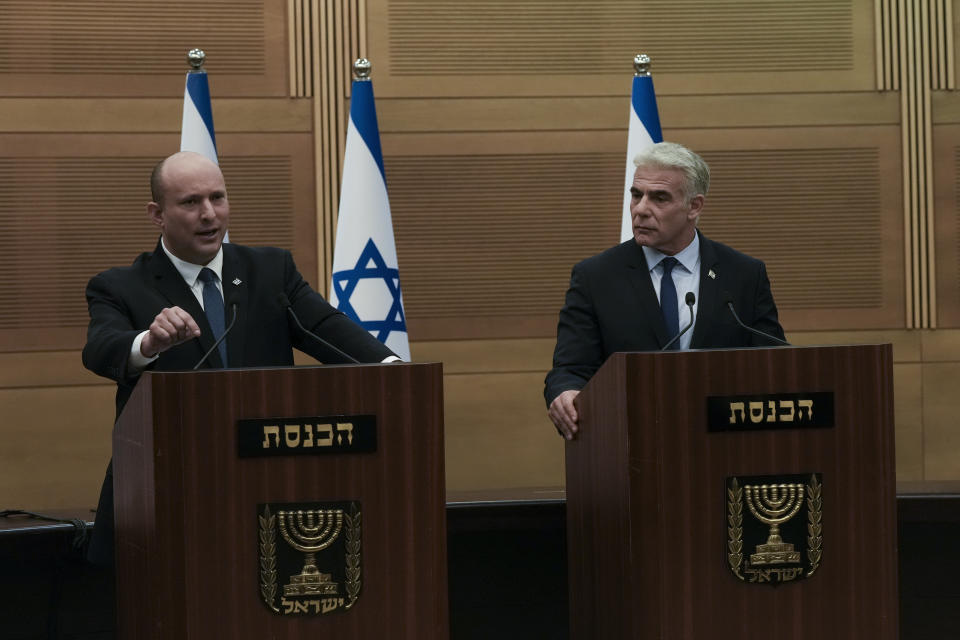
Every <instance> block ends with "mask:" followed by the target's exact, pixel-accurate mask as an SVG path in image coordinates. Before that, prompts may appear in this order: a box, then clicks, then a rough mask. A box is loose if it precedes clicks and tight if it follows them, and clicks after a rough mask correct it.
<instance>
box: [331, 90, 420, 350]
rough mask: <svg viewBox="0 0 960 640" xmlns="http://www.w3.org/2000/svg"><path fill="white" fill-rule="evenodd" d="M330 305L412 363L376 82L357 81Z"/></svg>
mask: <svg viewBox="0 0 960 640" xmlns="http://www.w3.org/2000/svg"><path fill="white" fill-rule="evenodd" d="M338 215H339V217H338V222H337V239H336V244H335V245H334V252H333V270H332V278H331V280H332V282H331V286H330V304H332V305H333V306H335V307H336V308H337V309H339V310H340V311H342V312H343V313H345V314H346V315H347V316H348V317H349V318H350V319H352V320H353V321H354V322H356V323H358V324H359V325H360V326H362V327H363V328H365V329H366V330H367V331H369V332H370V333H371V334H372V335H373V336H374V337H376V338H377V339H378V340H380V342H382V343H384V344H385V345H387V347H389V348H390V350H392V351H393V352H394V353H396V354H397V355H398V356H400V358H402V359H403V360H406V361H409V360H410V342H409V339H408V337H407V322H406V316H404V313H403V296H402V294H401V290H400V270H399V266H398V264H397V248H396V244H395V243H394V240H393V222H392V219H391V217H390V201H389V199H388V197H387V181H386V174H385V173H384V170H383V153H382V152H381V150H380V131H379V128H378V127H377V112H376V107H375V106H374V101H373V83H372V82H371V81H370V80H354V82H353V91H352V95H351V97H350V122H349V123H348V125H347V144H346V150H345V151H344V155H343V184H342V186H341V188H340V211H339V214H338Z"/></svg>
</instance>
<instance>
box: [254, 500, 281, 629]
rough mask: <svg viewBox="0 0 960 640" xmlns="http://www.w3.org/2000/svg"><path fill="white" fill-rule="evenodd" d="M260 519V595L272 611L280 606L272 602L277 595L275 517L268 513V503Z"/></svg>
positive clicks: (278, 609) (275, 611) (276, 610)
mask: <svg viewBox="0 0 960 640" xmlns="http://www.w3.org/2000/svg"><path fill="white" fill-rule="evenodd" d="M258 520H259V521H260V595H261V596H263V602H264V604H266V605H267V606H268V607H270V610H271V611H273V612H274V613H280V608H279V607H277V605H275V604H274V598H275V597H276V595H277V533H276V526H275V525H276V521H277V517H276V516H274V515H273V514H271V513H270V505H265V506H264V508H263V515H261V516H259V517H258Z"/></svg>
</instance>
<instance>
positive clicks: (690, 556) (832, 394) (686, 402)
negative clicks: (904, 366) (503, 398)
mask: <svg viewBox="0 0 960 640" xmlns="http://www.w3.org/2000/svg"><path fill="white" fill-rule="evenodd" d="M892 360H893V358H892V348H891V346H890V345H868V346H867V345H865V346H838V347H799V348H783V347H779V348H773V349H730V350H717V351H688V352H670V353H619V354H614V355H613V356H611V357H610V359H609V360H608V361H607V362H606V364H604V366H603V367H602V368H601V369H600V371H599V372H598V373H597V374H596V375H595V376H594V377H593V379H592V380H591V381H590V382H589V384H588V385H587V386H586V387H585V388H584V390H583V392H582V393H581V394H580V396H579V407H580V421H581V429H580V434H579V435H578V437H577V439H576V440H574V441H572V442H569V443H568V444H567V540H568V548H569V553H568V558H569V567H570V619H571V634H570V637H571V638H572V640H593V639H595V638H618V639H624V640H626V639H628V638H637V639H639V638H643V639H657V640H700V639H701V638H710V639H711V640H755V639H757V638H775V639H777V640H811V639H818V638H845V639H847V640H894V639H895V638H896V637H897V632H898V628H897V626H898V625H897V620H898V616H897V607H898V600H897V555H896V544H897V530H896V527H897V520H896V499H895V498H896V496H895V477H894V440H893V380H892V379H893V375H892Z"/></svg>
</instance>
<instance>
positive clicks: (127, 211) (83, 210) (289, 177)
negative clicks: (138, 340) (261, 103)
mask: <svg viewBox="0 0 960 640" xmlns="http://www.w3.org/2000/svg"><path fill="white" fill-rule="evenodd" d="M224 146H225V147H226V149H224V148H223V147H222V148H221V152H222V153H223V155H222V158H221V164H222V166H223V170H224V174H225V177H226V179H227V186H228V190H229V194H230V200H231V214H232V215H231V238H232V239H233V240H234V241H235V242H242V243H245V244H268V245H274V246H281V247H286V248H290V249H292V250H293V251H294V252H295V257H296V258H297V259H298V266H299V267H300V269H301V270H302V272H303V273H305V274H308V275H307V276H306V277H307V278H308V279H309V280H312V279H313V276H312V274H314V273H316V249H315V247H316V241H315V238H316V235H315V226H314V223H313V221H314V209H313V155H312V144H311V139H310V136H309V135H303V134H272V135H260V134H238V135H235V136H232V137H231V138H230V141H229V143H228V144H227V145H224ZM176 148H177V141H176V138H171V137H169V136H164V135H137V136H134V135H123V134H117V135H114V136H107V137H104V136H93V135H85V134H77V135H29V134H9V135H0V149H3V151H2V153H0V230H2V233H0V274H2V275H3V277H2V278H0V351H17V350H23V349H64V348H77V347H80V346H82V345H83V341H84V336H85V335H86V331H85V330H86V325H87V311H86V301H85V299H84V295H83V290H84V287H85V286H86V282H87V280H88V279H89V278H90V276H92V275H93V274H95V273H97V272H99V271H102V270H104V269H106V268H109V267H112V266H120V265H126V264H130V262H132V260H133V258H134V257H136V255H137V254H139V253H140V252H142V251H147V250H152V248H153V246H154V245H155V243H156V238H157V235H158V234H157V232H156V229H155V227H154V226H153V225H152V223H150V222H149V220H148V218H147V214H146V207H145V205H146V203H147V202H148V201H149V199H150V192H149V176H150V171H151V169H152V167H153V165H154V164H155V163H156V162H157V161H158V160H159V159H160V158H162V157H163V156H165V155H167V154H168V153H170V151H171V150H172V149H176Z"/></svg>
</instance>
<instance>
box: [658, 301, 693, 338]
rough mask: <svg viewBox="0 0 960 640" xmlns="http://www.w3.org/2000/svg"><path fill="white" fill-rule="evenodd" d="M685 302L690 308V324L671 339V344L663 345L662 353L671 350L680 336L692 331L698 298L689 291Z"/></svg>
mask: <svg viewBox="0 0 960 640" xmlns="http://www.w3.org/2000/svg"><path fill="white" fill-rule="evenodd" d="M683 301H684V302H685V303H687V306H688V307H690V324H688V325H687V326H685V327H684V328H683V330H682V331H681V332H680V333H678V334H677V335H675V336H673V338H671V339H670V342H668V343H667V344H665V345H663V348H662V349H660V351H666V350H667V349H669V348H670V347H671V346H672V345H673V343H674V342H676V341H677V340H679V339H680V336H682V335H683V334H685V333H686V332H687V331H690V327H692V326H693V305H695V304H696V303H697V296H695V295H693V291H687V295H686V296H684V298H683Z"/></svg>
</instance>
